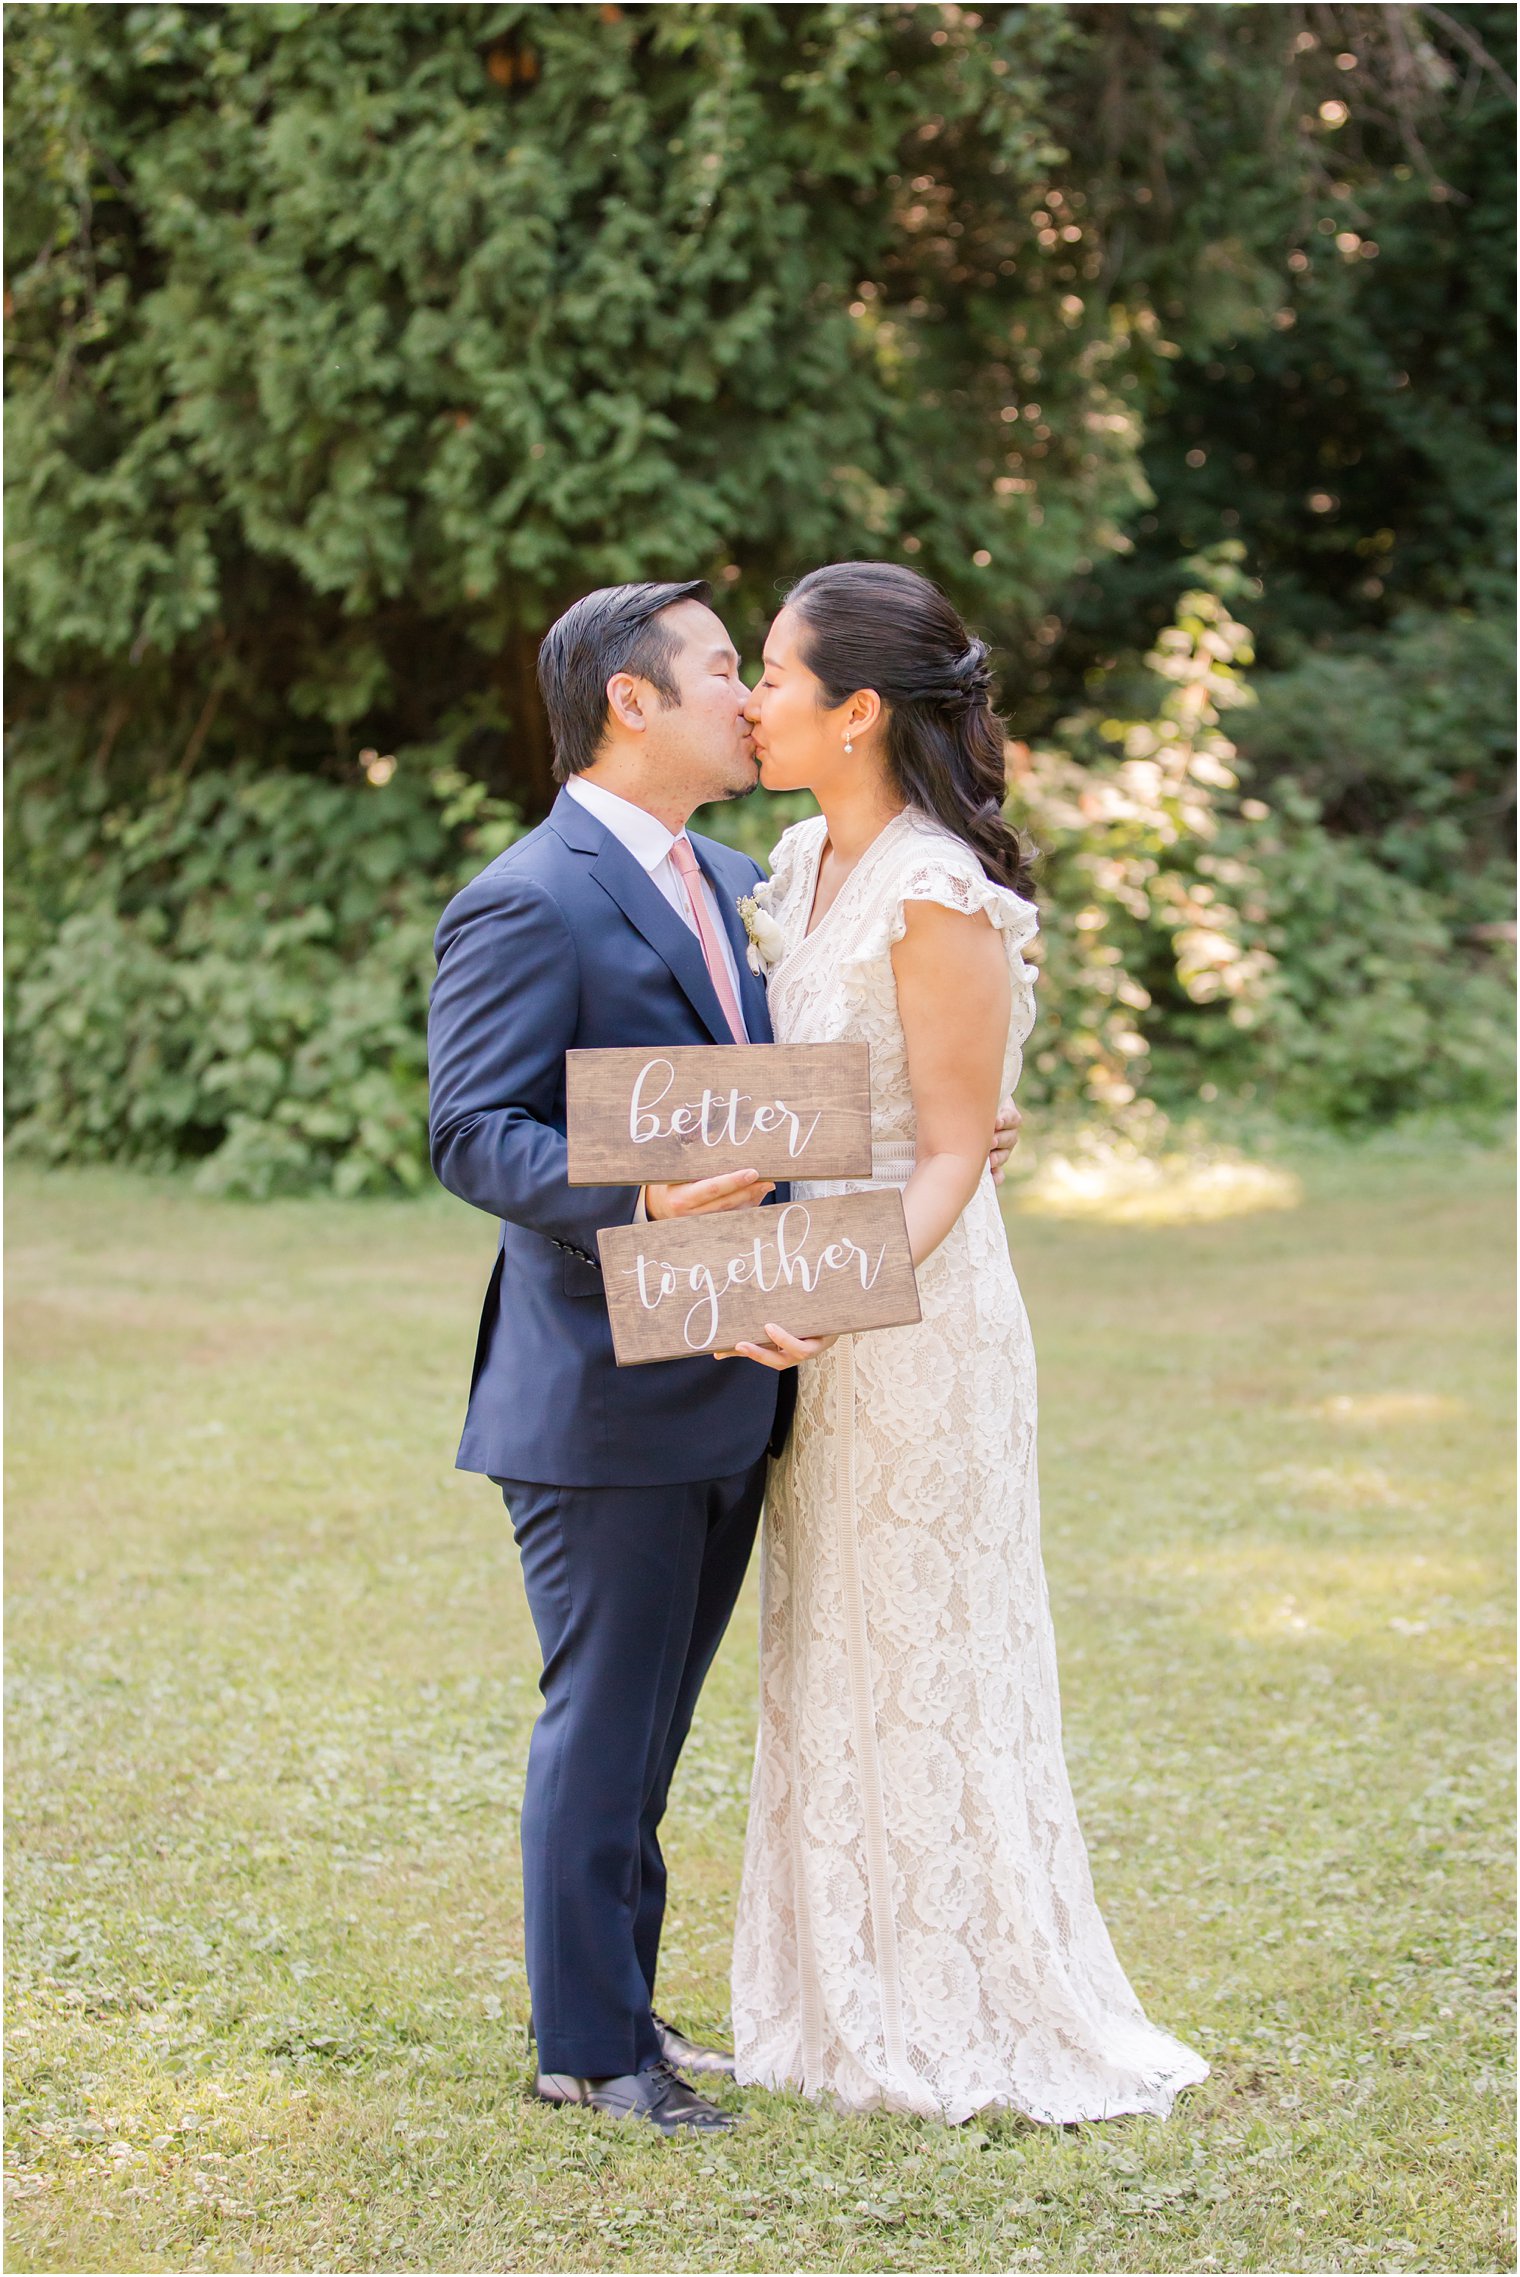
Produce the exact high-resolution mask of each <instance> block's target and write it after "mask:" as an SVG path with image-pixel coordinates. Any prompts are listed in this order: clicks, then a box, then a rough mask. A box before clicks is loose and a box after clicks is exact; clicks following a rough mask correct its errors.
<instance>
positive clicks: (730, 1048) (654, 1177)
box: [565, 1044, 871, 1186]
mask: <svg viewBox="0 0 1520 2277" xmlns="http://www.w3.org/2000/svg"><path fill="white" fill-rule="evenodd" d="M565 1109H566V1123H567V1128H568V1137H569V1156H570V1159H569V1166H568V1167H569V1179H570V1184H571V1185H572V1186H647V1185H649V1184H651V1183H653V1182H656V1181H664V1180H667V1179H688V1178H716V1177H717V1176H718V1174H719V1172H720V1171H724V1170H744V1169H750V1170H757V1171H758V1172H759V1173H760V1175H761V1177H762V1178H775V1179H778V1180H780V1179H784V1178H869V1177H870V1175H871V1054H870V1051H869V1049H868V1047H867V1046H866V1045H865V1044H678V1045H674V1046H672V1047H670V1048H668V1049H665V1050H658V1049H657V1050H650V1051H624V1050H607V1051H574V1052H566V1054H565Z"/></svg>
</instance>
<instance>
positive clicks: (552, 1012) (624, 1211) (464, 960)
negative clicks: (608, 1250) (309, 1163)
mask: <svg viewBox="0 0 1520 2277" xmlns="http://www.w3.org/2000/svg"><path fill="white" fill-rule="evenodd" d="M435 946H436V949H437V955H438V978H437V980H436V981H435V982H434V984H433V996H432V1003H431V1006H430V1008H429V1013H428V1091H429V1099H428V1136H429V1144H430V1151H431V1154H432V1161H433V1168H434V1170H435V1172H436V1173H437V1175H438V1177H439V1179H440V1180H441V1181H442V1183H443V1184H444V1185H445V1186H447V1188H448V1189H449V1192H450V1193H451V1194H457V1195H458V1196H459V1197H460V1199H461V1201H465V1202H472V1203H473V1204H474V1205H475V1207H476V1208H477V1209H480V1210H489V1211H490V1212H491V1214H492V1215H493V1216H494V1217H500V1218H507V1219H509V1220H510V1221H511V1223H512V1224H514V1225H521V1226H526V1227H528V1228H529V1229H530V1231H532V1232H534V1233H540V1234H543V1235H544V1236H545V1237H546V1239H548V1240H550V1241H556V1242H559V1243H560V1244H561V1245H562V1246H563V1247H565V1248H567V1249H570V1250H572V1251H574V1252H576V1253H577V1254H579V1255H580V1256H583V1257H585V1258H587V1259H589V1260H590V1262H591V1263H593V1264H595V1263H596V1261H597V1251H596V1235H597V1229H598V1227H599V1226H612V1225H626V1224H628V1222H629V1221H630V1220H631V1218H632V1216H633V1210H634V1203H635V1201H636V1200H637V1198H638V1188H637V1187H636V1186H571V1185H570V1184H569V1183H568V1182H567V1179H566V1149H565V1135H564V1132H563V1131H562V1130H560V1129H558V1128H557V1127H556V1123H555V1117H556V1115H561V1116H562V1115H563V1111H564V1107H563V1102H564V1072H565V1053H566V1051H567V1050H568V1049H569V1048H570V1046H571V1045H572V1044H573V1043H574V1041H575V1036H576V1029H577V1025H578V1021H579V1013H580V963H579V959H578V957H577V954H576V947H575V939H574V936H573V934H572V933H571V931H570V927H569V926H568V925H567V923H566V922H565V918H564V916H563V914H562V912H561V911H560V909H559V907H558V905H557V903H556V902H555V901H554V900H553V898H552V897H551V896H550V895H549V894H547V893H546V892H545V891H544V890H543V888H542V887H541V886H539V885H537V884H535V883H534V881H533V880H532V879H530V878H524V877H520V876H517V875H514V874H513V872H511V871H510V870H509V871H507V872H501V871H498V872H496V874H495V875H494V876H493V877H492V878H491V879H490V881H489V885H488V886H487V885H484V884H482V883H481V882H479V881H477V883H476V885H474V886H467V887H466V888H465V891H464V892H463V893H462V894H460V895H459V896H458V897H457V899H456V900H454V901H452V902H451V903H450V904H449V906H448V908H447V909H446V910H445V911H444V913H443V919H442V922H441V923H440V925H439V927H438V934H437V940H436V943H435Z"/></svg>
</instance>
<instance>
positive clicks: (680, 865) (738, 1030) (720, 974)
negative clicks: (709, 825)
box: [670, 834, 749, 1044]
mask: <svg viewBox="0 0 1520 2277" xmlns="http://www.w3.org/2000/svg"><path fill="white" fill-rule="evenodd" d="M670 858H671V860H672V861H673V862H674V863H675V866H676V869H677V872H678V873H679V875H680V879H681V883H682V885H684V886H685V888H686V898H687V900H688V901H689V902H690V903H691V913H692V916H693V917H694V918H695V919H696V921H697V938H698V939H699V940H700V942H701V943H702V954H703V956H704V957H705V958H706V959H707V976H708V978H709V980H710V981H711V982H712V984H713V987H714V988H715V989H716V990H717V992H718V1002H719V1003H720V1004H721V1005H722V1007H723V1017H724V1019H725V1020H726V1021H727V1022H728V1024H729V1026H730V1028H731V1029H732V1030H733V1035H734V1042H735V1043H736V1044H747V1043H748V1042H749V1038H748V1036H747V1035H746V1034H745V1032H744V1022H743V1020H742V1019H741V1018H740V1017H739V1005H738V1000H737V998H736V997H735V995H734V984H733V982H732V981H731V980H730V979H729V977H728V966H727V965H726V964H725V963H724V960H723V950H722V946H721V944H720V943H719V940H718V936H717V933H716V931H715V929H714V927H713V921H712V915H711V912H710V911H709V909H708V906H707V896H706V894H705V893H704V892H703V890H702V869H701V864H700V863H699V862H698V860H697V857H696V855H695V854H694V853H693V851H692V845H691V840H690V839H689V838H687V837H686V836H685V835H684V834H683V835H682V836H681V837H680V838H677V839H676V840H675V841H674V842H673V844H672V846H671V849H670Z"/></svg>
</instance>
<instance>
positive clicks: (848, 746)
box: [844, 736, 855, 753]
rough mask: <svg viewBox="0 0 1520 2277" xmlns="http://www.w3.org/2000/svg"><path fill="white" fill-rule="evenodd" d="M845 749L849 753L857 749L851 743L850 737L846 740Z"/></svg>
mask: <svg viewBox="0 0 1520 2277" xmlns="http://www.w3.org/2000/svg"><path fill="white" fill-rule="evenodd" d="M844 747H845V750H846V752H847V753H848V752H852V751H853V750H854V748H855V746H854V744H853V743H852V742H851V741H850V739H849V737H848V736H846V737H845V739H844Z"/></svg>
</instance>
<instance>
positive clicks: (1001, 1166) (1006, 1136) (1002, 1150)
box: [987, 1099, 1024, 1178]
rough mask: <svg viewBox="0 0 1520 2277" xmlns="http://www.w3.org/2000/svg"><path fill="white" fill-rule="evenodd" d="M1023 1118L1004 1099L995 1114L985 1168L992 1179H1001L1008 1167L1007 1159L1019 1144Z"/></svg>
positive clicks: (1016, 1109) (1009, 1102) (1010, 1102)
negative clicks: (993, 1128)
mask: <svg viewBox="0 0 1520 2277" xmlns="http://www.w3.org/2000/svg"><path fill="white" fill-rule="evenodd" d="M1023 1120H1024V1117H1023V1115H1022V1114H1021V1112H1020V1111H1019V1109H1018V1108H1017V1107H1016V1106H1015V1105H1014V1103H1013V1101H1012V1100H1011V1099H1005V1100H1004V1101H1003V1103H1002V1105H1001V1106H1000V1107H999V1108H998V1112H997V1129H996V1130H995V1131H994V1132H993V1134H992V1152H991V1154H990V1155H989V1156H988V1158H987V1166H988V1168H989V1169H990V1170H991V1172H992V1175H993V1177H994V1178H1001V1177H1002V1175H1003V1172H1004V1171H1005V1170H1006V1169H1007V1167H1008V1162H1009V1158H1010V1156H1011V1155H1012V1153H1013V1150H1014V1148H1015V1147H1016V1146H1017V1145H1018V1143H1019V1125H1020V1124H1021V1123H1022V1122H1023Z"/></svg>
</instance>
